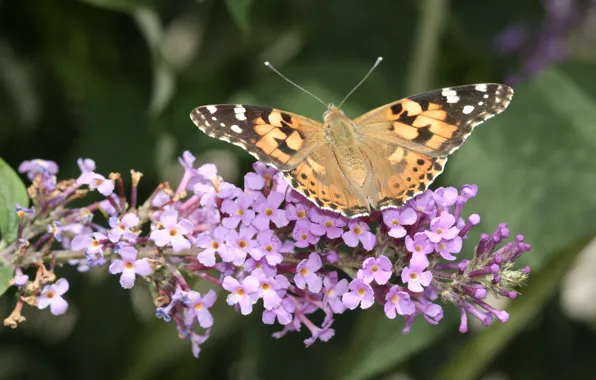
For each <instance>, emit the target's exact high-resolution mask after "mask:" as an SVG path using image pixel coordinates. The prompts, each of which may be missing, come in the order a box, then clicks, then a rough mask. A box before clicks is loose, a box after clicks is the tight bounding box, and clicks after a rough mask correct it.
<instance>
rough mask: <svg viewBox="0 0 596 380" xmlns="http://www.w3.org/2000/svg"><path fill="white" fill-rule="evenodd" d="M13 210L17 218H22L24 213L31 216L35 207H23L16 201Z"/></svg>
mask: <svg viewBox="0 0 596 380" xmlns="http://www.w3.org/2000/svg"><path fill="white" fill-rule="evenodd" d="M15 212H16V213H17V215H18V216H19V218H23V217H24V216H25V215H29V216H31V215H33V214H35V207H31V208H26V207H23V206H21V205H20V204H18V203H16V204H15Z"/></svg>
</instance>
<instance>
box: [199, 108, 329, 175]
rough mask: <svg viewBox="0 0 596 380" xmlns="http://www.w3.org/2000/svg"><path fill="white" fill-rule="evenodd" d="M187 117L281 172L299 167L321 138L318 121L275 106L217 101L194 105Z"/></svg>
mask: <svg viewBox="0 0 596 380" xmlns="http://www.w3.org/2000/svg"><path fill="white" fill-rule="evenodd" d="M190 118H191V120H192V121H193V122H194V123H195V124H196V126H197V127H199V129H200V130H201V131H203V132H205V133H206V134H207V135H209V136H211V137H215V138H217V139H220V140H223V141H227V142H230V143H232V144H234V145H238V146H240V147H242V148H244V149H245V150H246V151H247V152H248V153H250V154H251V155H253V156H254V157H255V158H257V159H258V160H260V161H262V162H264V163H266V164H269V165H271V166H273V167H275V168H277V169H278V170H283V171H286V170H291V169H293V168H295V167H296V166H298V164H300V162H302V161H303V160H304V159H305V158H306V156H307V155H308V154H309V152H311V151H312V149H313V148H315V147H316V146H317V145H318V144H320V143H321V142H322V141H324V140H323V138H322V133H323V126H322V124H321V123H319V122H317V121H314V120H311V119H309V118H306V117H304V116H300V115H296V114H293V113H290V112H285V111H281V110H277V109H274V108H267V107H257V106H248V105H242V104H217V105H209V106H202V107H197V108H195V109H194V110H193V111H192V112H191V114H190Z"/></svg>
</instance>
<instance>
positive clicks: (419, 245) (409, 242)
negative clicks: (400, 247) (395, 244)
mask: <svg viewBox="0 0 596 380" xmlns="http://www.w3.org/2000/svg"><path fill="white" fill-rule="evenodd" d="M406 249H407V250H408V251H410V252H412V253H417V252H418V253H424V254H425V255H428V254H429V253H431V252H432V251H433V249H434V246H433V244H432V243H431V242H430V240H428V237H427V236H426V234H424V233H422V232H419V233H417V234H416V235H414V238H413V239H412V238H411V237H410V236H406Z"/></svg>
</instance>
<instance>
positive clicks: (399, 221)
mask: <svg viewBox="0 0 596 380" xmlns="http://www.w3.org/2000/svg"><path fill="white" fill-rule="evenodd" d="M416 219H417V215H416V211H414V210H412V209H411V208H409V207H404V208H402V209H387V210H385V211H383V222H384V223H385V225H386V226H387V227H389V232H388V235H389V236H391V237H394V238H402V237H404V236H406V229H405V228H404V227H403V226H410V225H412V224H414V223H416Z"/></svg>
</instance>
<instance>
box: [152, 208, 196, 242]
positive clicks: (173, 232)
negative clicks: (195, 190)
mask: <svg viewBox="0 0 596 380" xmlns="http://www.w3.org/2000/svg"><path fill="white" fill-rule="evenodd" d="M193 230H194V226H193V224H192V222H191V221H189V220H187V219H184V218H183V219H180V221H178V211H176V210H167V211H164V212H163V213H162V214H161V216H160V217H159V224H158V227H157V229H155V230H153V232H151V235H150V236H149V238H150V239H151V240H153V241H154V242H155V245H157V246H158V247H163V246H165V245H167V244H172V248H173V249H174V252H180V251H182V250H183V249H189V248H190V241H189V240H188V239H187V238H185V237H184V235H186V234H191V233H192V232H193Z"/></svg>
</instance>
